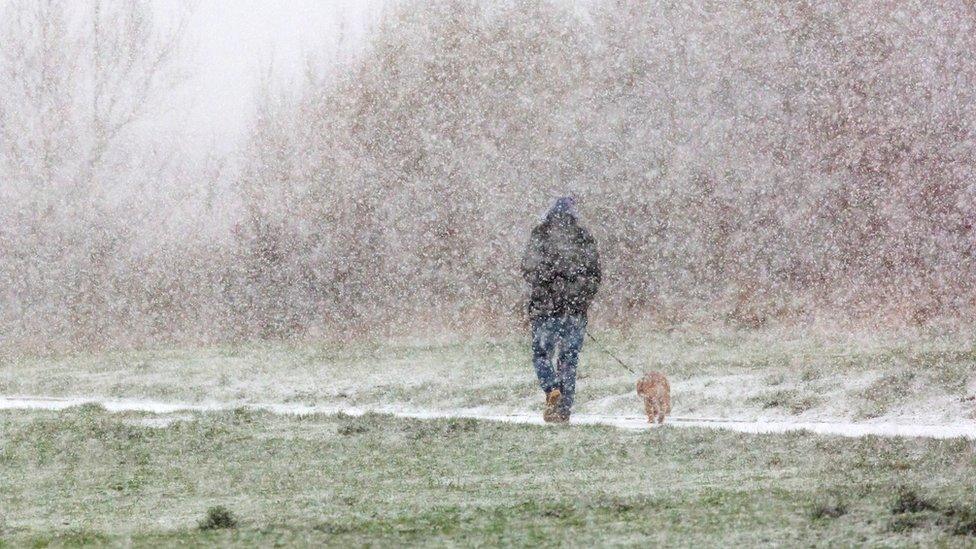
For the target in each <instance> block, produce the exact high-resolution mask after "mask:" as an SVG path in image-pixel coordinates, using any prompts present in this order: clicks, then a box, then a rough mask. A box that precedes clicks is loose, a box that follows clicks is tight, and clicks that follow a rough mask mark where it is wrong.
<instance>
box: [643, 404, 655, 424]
mask: <svg viewBox="0 0 976 549" xmlns="http://www.w3.org/2000/svg"><path fill="white" fill-rule="evenodd" d="M644 413H645V414H647V422H648V423H650V424H653V423H654V416H656V415H657V409H656V407H655V406H654V403H653V402H652V401H651V399H649V398H645V399H644Z"/></svg>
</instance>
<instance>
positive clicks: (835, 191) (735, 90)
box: [0, 0, 976, 346]
mask: <svg viewBox="0 0 976 549" xmlns="http://www.w3.org/2000/svg"><path fill="white" fill-rule="evenodd" d="M55 4H56V2H55ZM15 5H16V4H15ZM20 5H21V6H23V5H28V4H20ZM29 5H30V6H34V5H35V4H34V3H30V4H29ZM117 5H118V6H120V9H122V8H121V7H125V6H130V7H131V6H133V5H135V4H129V3H124V2H120V3H118V4H117ZM7 9H10V8H9V6H8V8H7ZM26 11H27V12H31V10H30V9H28V10H26ZM99 13H104V12H99ZM120 13H124V10H123V11H122V12H120ZM4 20H5V21H10V19H9V18H6V17H5V18H4ZM41 20H43V22H44V24H48V23H49V22H50V21H52V20H54V19H52V18H51V17H49V16H46V15H45V16H43V17H40V16H38V22H35V23H33V24H30V23H28V24H25V25H22V26H20V27H17V26H16V25H13V26H12V25H10V24H7V27H8V28H7V30H5V31H4V32H20V33H23V34H24V35H25V36H28V35H29V36H30V37H31V39H32V40H35V41H41V42H43V40H42V37H41V35H42V34H43V33H41V32H40V31H35V30H33V29H36V28H37V27H36V26H35V25H37V24H40V22H41ZM140 20H144V19H140ZM11 28H12V29H13V31H11V30H10V29H11ZM86 28H88V29H89V30H90V31H91V32H94V31H93V30H91V29H94V27H93V26H92V25H89V26H88V27H86ZM116 28H120V27H116ZM121 28H124V27H121ZM24 29H30V32H27V31H25V30H24ZM120 32H121V31H120ZM61 34H65V33H61ZM154 40H157V41H152V42H149V43H144V44H142V45H139V46H138V49H139V51H140V52H150V53H145V54H144V55H145V59H147V60H149V59H152V58H153V56H154V55H159V53H160V52H164V51H166V49H165V44H167V40H166V39H165V38H157V39H154ZM0 43H4V44H6V43H8V42H7V40H4V41H2V42H0ZM125 43H132V42H125ZM150 43H151V44H153V46H152V47H150V46H149V45H148V44H150ZM36 47H37V48H39V50H43V51H46V52H65V51H68V52H70V51H71V49H70V48H68V47H67V46H56V47H52V46H51V45H50V44H47V45H46V46H36ZM75 47H77V46H75ZM86 47H87V48H88V49H87V50H83V51H86V52H88V53H86V54H78V53H75V54H70V55H74V56H76V57H77V56H84V55H88V56H89V57H90V58H92V61H91V63H96V62H98V61H97V58H98V55H92V53H91V52H93V51H97V50H98V46H94V45H89V46H86ZM107 51H108V50H107ZM972 51H976V9H974V8H973V5H972V3H971V2H966V1H964V0H940V1H939V2H921V1H916V2H900V3H890V2H880V1H869V0H829V1H826V2H807V1H799V0H797V1H790V2H779V3H774V4H756V3H753V2H746V1H742V2H722V3H717V2H710V1H705V0H695V1H692V2H683V3H673V2H668V1H652V2H646V1H636V0H634V1H630V0H612V1H611V0H607V1H603V2H595V3H592V4H588V5H587V7H586V8H585V9H581V8H579V7H576V6H572V5H567V4H565V3H559V2H545V1H532V2H530V1H520V0H504V1H502V2H493V3H490V4H489V3H475V2H467V1H461V0H438V1H435V2H415V3H406V4H401V5H398V7H397V8H396V9H394V10H391V11H390V12H388V13H387V15H386V16H385V18H384V20H383V21H382V22H381V23H380V24H379V25H378V27H377V29H376V31H375V32H374V33H373V34H372V36H371V38H370V41H369V44H368V45H367V46H366V48H365V50H364V51H363V53H362V54H361V55H360V56H358V57H357V59H356V60H355V61H354V62H353V63H351V64H349V66H347V67H345V68H344V69H343V70H342V72H341V73H339V74H338V75H335V74H333V73H329V74H328V77H325V76H323V75H322V74H317V73H316V71H309V73H308V76H307V78H306V80H305V81H304V82H303V83H302V85H301V88H300V89H299V90H297V91H296V90H289V91H288V93H280V94H279V93H272V92H268V93H266V94H264V97H263V99H262V100H261V101H260V104H259V106H258V113H257V116H256V119H255V121H254V124H253V127H252V130H251V131H250V134H249V136H248V138H247V142H246V144H245V145H244V146H243V148H242V150H241V152H240V157H239V158H240V173H239V176H238V177H237V178H236V181H235V189H234V191H235V192H234V193H232V196H230V195H228V196H220V201H221V202H223V203H233V204H234V207H233V208H229V209H228V208H226V207H225V208H224V209H223V210H222V211H233V212H235V214H234V218H233V219H232V220H231V223H229V224H228V226H229V227H230V228H229V229H228V230H226V231H223V230H214V229H213V228H212V227H211V230H209V231H193V232H189V231H187V234H185V235H184V237H183V238H181V239H180V240H179V246H167V245H164V244H160V243H152V242H151V244H152V245H145V241H146V239H145V238H144V237H142V236H141V235H142V232H144V230H143V229H140V228H139V227H138V226H133V225H132V224H131V223H130V222H129V219H130V218H131V217H132V216H135V215H139V213H140V212H139V209H138V208H129V209H126V208H125V207H124V206H120V207H121V208H122V209H117V208H116V209H111V210H108V211H107V212H106V213H105V214H104V215H100V216H99V217H98V218H99V219H101V220H102V221H101V222H102V223H105V224H106V225H112V224H114V225H122V226H123V227H126V230H124V231H123V232H122V233H123V234H124V235H125V237H110V238H103V236H104V235H106V234H108V235H112V234H115V233H113V232H112V231H109V230H107V229H104V228H102V227H101V226H99V229H98V230H97V231H94V232H92V231H90V230H86V234H88V235H97V238H95V237H94V236H91V237H90V238H88V237H86V238H87V239H76V240H71V241H67V240H65V241H62V244H60V245H59V247H54V246H52V245H51V242H52V241H51V240H49V239H48V237H46V236H42V237H38V236H33V237H31V238H35V240H30V241H28V240H24V239H25V238H28V237H26V236H24V235H25V234H33V235H38V234H42V233H38V232H36V231H37V229H34V228H32V229H28V227H37V226H44V227H46V228H45V229H44V230H51V231H63V230H66V229H65V226H66V224H65V223H64V219H63V218H62V219H56V220H53V221H52V220H50V218H47V217H45V216H44V215H43V213H42V210H43V207H42V206H41V203H40V202H31V200H33V199H27V198H24V197H26V196H29V195H32V194H35V195H38V196H40V195H43V196H44V197H46V198H45V200H50V201H53V202H57V203H59V204H63V205H66V204H71V205H72V206H71V207H75V208H79V210H78V211H79V212H81V213H79V214H78V216H77V218H75V216H69V217H72V219H73V220H80V219H82V218H83V217H85V216H94V212H100V211H102V210H101V209H100V208H105V207H106V206H105V204H106V203H108V202H111V201H107V200H99V201H98V204H99V205H98V206H97V207H96V206H95V205H93V204H90V203H88V202H85V201H83V200H82V201H74V200H68V199H66V198H65V196H68V195H65V194H62V193H61V191H62V190H63V189H62V188H61V187H62V186H63V185H65V183H64V182H65V181H74V180H75V178H77V177H78V176H77V174H86V173H89V172H88V171H86V170H90V173H91V174H92V175H86V176H85V178H86V179H88V180H90V181H93V182H94V183H92V185H94V187H93V188H94V189H95V190H93V191H92V192H84V193H81V194H84V195H85V196H87V197H92V196H98V192H96V191H97V190H98V189H105V188H110V187H107V186H104V185H107V184H106V183H104V181H106V180H109V181H111V182H112V183H116V182H118V183H120V184H131V181H132V180H133V179H139V180H146V178H147V177H148V178H150V180H151V178H152V177H153V175H151V174H150V175H147V174H146V171H145V169H144V168H145V165H146V164H145V157H142V160H140V161H134V160H133V159H132V158H133V157H123V158H126V160H124V161H120V162H119V163H118V166H124V167H125V168H126V170H128V171H124V170H108V171H110V172H111V176H105V178H107V179H105V178H103V176H100V175H97V170H98V167H99V165H100V164H99V162H101V161H98V162H96V163H95V164H94V168H86V166H87V164H86V162H87V161H86V160H83V159H79V160H72V161H70V162H63V161H59V162H60V163H55V164H51V162H50V161H48V160H45V161H43V162H34V161H31V163H27V164H25V163H23V162H21V161H20V160H17V158H18V157H17V156H16V154H17V152H16V150H17V149H16V147H11V146H9V145H8V143H9V142H8V138H7V136H9V135H13V133H11V131H10V130H8V128H12V127H15V126H12V125H11V124H12V123H11V122H10V120H14V122H13V124H16V120H15V118H16V117H13V115H11V114H9V113H10V112H13V111H14V110H16V112H19V113H41V114H37V115H36V116H39V117H40V119H43V116H42V114H43V113H46V112H48V110H50V109H49V108H48V107H45V106H43V105H35V104H33V103H31V104H30V105H32V106H31V107H30V108H26V109H25V108H22V107H18V108H15V109H9V108H5V107H4V106H2V105H5V104H6V103H5V104H0V166H2V168H3V170H4V177H5V182H6V181H15V183H14V184H10V185H7V184H6V183H5V187H7V188H5V189H0V193H4V194H3V196H4V199H5V200H6V199H7V196H8V195H17V196H19V197H20V198H19V199H20V200H23V201H25V202H24V203H25V204H31V206H30V208H41V210H37V209H30V208H28V207H27V206H23V207H21V208H19V209H18V210H17V211H18V212H19V213H16V214H14V213H11V211H12V210H9V209H6V210H5V212H4V213H0V216H4V218H3V219H0V221H2V222H3V227H4V228H3V229H0V231H2V232H0V253H2V254H3V255H2V256H0V281H6V283H5V284H4V288H3V289H0V296H3V299H4V303H5V304H12V305H13V308H8V307H6V306H5V308H4V309H5V310H4V311H3V312H0V322H2V323H3V324H4V327H5V328H7V329H6V330H4V333H6V334H19V335H17V336H16V337H14V336H8V337H9V339H10V341H9V343H10V344H11V345H14V346H23V344H24V342H26V341H29V340H32V339H31V338H35V339H36V341H37V342H38V343H37V344H38V345H40V346H50V345H55V346H57V344H58V341H74V342H76V343H77V344H78V345H81V344H84V345H86V346H91V345H100V344H106V343H126V344H128V343H144V342H147V341H157V342H158V341H166V340H172V341H186V340H187V339H192V338H201V339H205V340H226V339H240V338H252V337H282V336H301V335H307V336H314V337H339V336H357V337H358V336H362V335H378V336H382V335H386V334H389V333H414V334H420V333H427V331H428V330H430V329H431V328H444V329H449V330H452V331H455V332H485V331H492V332H497V331H503V332H505V331H511V330H514V329H518V327H519V326H520V322H521V298H522V291H523V288H522V282H521V280H520V279H519V276H518V270H517V265H518V258H519V255H520V254H521V252H522V248H523V246H524V242H525V240H526V238H527V235H528V231H529V230H530V229H531V226H532V224H533V223H534V222H535V220H536V219H537V218H538V216H539V215H540V213H541V212H542V210H544V209H545V207H546V206H547V205H548V203H549V202H550V201H551V200H552V199H553V198H554V197H556V196H558V195H560V194H566V193H574V194H577V195H579V196H580V197H581V198H582V202H583V205H582V210H583V216H584V217H585V220H586V222H587V224H588V225H589V226H590V227H591V228H592V230H593V232H594V234H595V235H596V236H597V238H598V241H599V244H600V248H601V254H602V256H603V258H604V261H605V269H604V271H605V273H606V275H607V276H606V279H605V284H604V287H603V289H602V290H601V294H600V296H599V297H598V302H597V303H596V305H595V309H594V311H593V312H594V315H595V316H597V317H598V318H599V319H600V320H602V321H605V322H613V323H617V324H620V325H627V324H634V323H639V322H644V321H654V322H658V323H660V324H662V325H673V324H676V323H683V322H701V321H705V322H722V323H729V324H733V325H736V326H747V327H760V326H764V325H767V324H770V323H781V322H812V321H816V320H817V319H822V318H845V319H851V320H859V321H865V320H870V321H882V322H886V323H911V324H925V323H928V322H932V321H933V320H935V319H943V318H951V319H955V320H958V319H960V318H961V319H969V318H971V314H972V303H973V298H974V296H976V293H974V284H973V278H974V275H976V272H974V265H973V249H974V248H973V246H974V242H976V234H974V226H973V223H974V219H976V217H974V216H976V185H974V183H976V177H974V176H976V173H974V172H976V168H974V166H976V163H974V160H976V154H974V153H976V132H974V124H976V112H974V109H976V60H974V58H973V56H972V55H971V52H972ZM151 52H156V53H151ZM6 53H7V48H6V47H4V49H3V54H4V55H5V54H6ZM59 55H60V54H59ZM30 58H31V56H30V55H20V54H18V55H13V56H6V55H5V56H4V57H3V61H0V71H4V72H5V74H4V78H2V79H0V82H8V83H9V82H18V81H19V80H18V77H17V75H18V74H20V75H23V74H32V75H36V74H39V73H38V72H37V71H38V70H42V69H37V68H30V67H27V68H25V67H22V66H19V65H18V63H20V64H23V63H24V61H23V60H24V59H30ZM102 63H105V61H102ZM11 67H12V68H11ZM111 67H112V66H111V65H110V64H103V65H96V66H95V67H94V68H95V69H96V70H95V71H94V73H95V74H102V75H104V74H111V73H112V71H113V70H116V69H112V68H111ZM91 68H92V67H89V69H91ZM10 71H14V72H10ZM16 71H20V72H16ZM79 72H85V71H79ZM11 74H12V75H13V76H8V75H11ZM129 74H130V73H125V72H124V71H123V73H122V74H120V75H119V76H118V78H123V79H124V78H130V76H128V75H129ZM113 78H114V77H113ZM21 80H24V79H23V77H21ZM138 82H139V80H138V79H135V80H133V81H131V82H130V81H126V84H125V86H129V88H127V89H128V90H138V89H140V88H139V84H138ZM152 82H160V80H152ZM3 85H4V84H0V86H3ZM25 85H26V84H25ZM45 85H47V84H45ZM81 89H82V91H83V94H84V100H82V101H79V102H80V103H82V104H85V105H87V106H85V107H84V109H87V110H83V111H82V112H84V113H85V115H84V117H83V118H84V119H85V120H88V121H90V122H89V123H88V126H82V127H84V128H86V130H85V131H86V132H89V133H86V134H85V135H90V136H95V137H86V139H88V140H89V141H90V142H91V143H97V142H98V140H97V136H98V135H99V133H98V132H99V131H104V129H102V130H99V129H98V127H100V126H98V124H102V123H101V122H99V123H97V124H96V123H94V122H91V121H94V120H96V119H97V118H98V116H99V115H98V112H97V111H98V110H99V108H101V109H103V112H104V109H105V107H104V105H105V104H107V103H103V104H102V105H103V106H102V107H99V103H98V101H97V100H96V101H95V102H92V101H91V93H92V90H93V89H94V88H93V87H92V86H90V85H87V86H81ZM113 89H120V90H121V89H123V88H122V87H119V88H113ZM0 93H2V90H0ZM25 93H26V92H25ZM28 95H29V94H28ZM121 97H122V98H124V99H125V100H129V99H132V98H138V97H139V96H138V95H133V92H131V91H126V92H125V93H124V94H122V95H121ZM44 101H65V102H69V103H71V102H73V101H75V99H73V98H71V96H68V98H66V96H64V95H63V94H61V93H53V94H52V95H51V97H50V98H49V99H44ZM106 101H108V100H106ZM92 105H94V106H92ZM32 109H33V110H32ZM59 110H60V111H64V110H65V108H64V107H63V106H62V107H59ZM68 110H69V111H70V109H68ZM30 116H35V115H34V114H31V115H30ZM45 116H46V115H45ZM43 120H45V122H44V123H45V124H49V125H50V127H51V128H63V127H75V126H65V125H64V124H63V123H60V122H58V121H56V120H53V121H47V120H46V119H43ZM32 124H34V123H33V122H32ZM32 127H33V128H37V127H44V128H47V127H48V126H43V125H41V126H38V125H36V124H35V125H34V126H32ZM106 127H111V126H106ZM123 130H124V128H123ZM46 131H47V130H46ZM58 131H62V130H58ZM5 132H7V133H5ZM89 141H86V143H88V142H89ZM120 142H122V143H125V144H126V145H128V144H129V143H128V142H127V141H125V140H124V139H121V140H120ZM28 148H29V149H30V150H35V149H32V148H30V147H28ZM97 148H98V147H95V146H93V145H86V146H85V147H81V148H80V149H79V150H85V151H90V150H95V149H97ZM106 150H111V149H110V148H109V149H106ZM120 150H126V151H129V147H121V146H120ZM11 151H13V152H11ZM145 151H146V149H144V148H138V149H137V150H134V151H130V152H132V153H133V154H143V155H144V154H145ZM104 154H108V153H104ZM120 154H121V153H120ZM150 156H151V155H150ZM108 157H111V155H109V156H107V157H106V158H108ZM43 158H48V159H49V158H55V157H52V156H45V157H43ZM79 158H81V157H79ZM153 158H155V157H153ZM24 165H30V166H35V165H37V166H46V165H55V166H57V170H62V171H56V170H55V171H50V170H49V172H44V171H43V170H40V171H38V172H37V173H39V174H42V175H29V176H25V175H23V174H22V173H21V172H17V171H16V170H17V169H20V168H17V166H24ZM32 169H33V168H32ZM177 172H178V175H177V176H173V177H183V178H184V179H185V178H186V177H187V176H186V173H187V172H186V170H182V171H180V170H177ZM11 173H14V174H19V175H17V176H16V177H14V178H13V179H11V176H10V175H9V174H11ZM33 173H34V172H31V174H33ZM44 173H54V174H55V175H53V176H50V177H49V179H47V180H45V179H44V177H47V176H43V174H44ZM156 173H157V175H156V177H163V175H162V174H167V173H168V172H167V171H166V170H162V171H157V172H156ZM52 178H53V179H52ZM45 181H47V183H45ZM51 181H53V182H54V183H53V184H54V185H55V186H56V187H58V188H57V189H51V188H49V187H44V186H43V185H51V183H50V182H51ZM18 189H20V191H18ZM24 189H31V191H30V192H27V191H26V190H24ZM37 189H44V190H43V191H38V190H37ZM211 198H212V195H211ZM225 206H226V204H225ZM25 208H26V209H25ZM152 208H155V209H157V210H159V211H169V208H167V207H161V206H160V205H159V204H158V203H153V204H152ZM44 211H46V210H44ZM18 216H19V217H18ZM91 222H93V221H91V220H87V221H86V223H91ZM79 226H84V225H79ZM188 226H192V225H188ZM31 231H34V232H31ZM200 235H205V236H204V237H201V236H200ZM130 240H135V241H140V242H143V244H144V245H142V246H141V247H139V248H138V253H136V251H135V248H133V247H132V246H131V245H129V244H127V243H128V242H129V241H130ZM75 256H78V257H81V258H82V259H77V258H75V259H72V257H75ZM98 258H102V259H98ZM42 260H43V261H44V262H45V263H42ZM78 261H81V264H82V265H83V267H82V268H79V267H78V263H77V262H78ZM99 261H102V262H103V263H106V262H107V263H108V264H112V265H114V266H115V267H114V271H112V272H113V274H112V275H111V276H108V275H107V274H106V273H105V270H104V269H105V267H104V266H99V265H101V264H99ZM137 265H142V266H141V267H138V268H137V267H136V266H137ZM100 269H101V270H100ZM31 273H33V274H31ZM66 280H69V281H71V283H70V284H65V283H64V281H66ZM11 281H12V282H11ZM147 281H152V282H147ZM66 288H71V292H69V293H68V294H63V293H58V292H65V291H67V290H66ZM55 290H56V291H55ZM86 292H87V293H86ZM90 296H97V297H90ZM79 307H80V309H79ZM72 308H74V309H72ZM65 310H69V311H70V310H76V312H73V313H70V314H69V315H67V316H59V315H62V314H63V311H65ZM11 311H13V312H11ZM55 318H58V319H60V320H58V321H57V322H56V321H55ZM123 326H124V327H125V328H124V330H123V328H122V327H123ZM0 343H2V342H0Z"/></svg>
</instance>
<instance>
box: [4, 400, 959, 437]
mask: <svg viewBox="0 0 976 549" xmlns="http://www.w3.org/2000/svg"><path fill="white" fill-rule="evenodd" d="M84 404H99V405H101V406H103V407H104V408H105V409H106V410H108V411H110V412H148V413H153V414H172V413H176V412H206V411H218V410H231V409H234V408H238V407H241V406H243V407H245V408H250V409H254V410H263V411H267V412H271V413H274V414H296V415H304V414H334V413H339V412H343V413H346V414H348V415H354V416H355V415H361V414H364V413H368V412H377V413H385V414H392V415H395V416H397V417H406V418H415V419H433V418H471V419H480V420H485V421H501V422H509V423H527V424H542V418H541V415H540V414H539V413H514V414H500V413H492V412H486V411H483V410H478V409H457V410H411V409H405V408H398V407H370V408H355V407H334V406H309V405H304V404H282V403H258V404H254V403H248V404H243V405H242V404H239V403H228V402H210V403H185V402H163V401H156V400H142V399H107V398H86V397H73V398H63V397H39V396H8V397H4V396H0V410H64V409H67V408H71V407H75V406H81V405H84ZM573 423H577V424H586V425H609V426H613V427H618V428H621V429H646V428H648V427H649V426H648V424H647V419H646V418H644V417H641V416H610V415H587V414H579V415H575V416H573ZM668 424H669V425H672V426H675V427H704V428H709V429H727V430H730V431H738V432H743V433H785V432H790V431H810V432H813V433H818V434H824V435H840V436H847V437H861V436H868V435H877V436H904V437H925V438H967V439H976V422H974V421H965V420H960V421H958V422H955V423H948V424H941V425H931V424H912V423H896V422H891V421H867V422H847V421H819V422H811V421H787V420H768V421H767V420H755V421H754V420H736V419H727V418H704V417H680V416H673V417H670V418H669V419H668Z"/></svg>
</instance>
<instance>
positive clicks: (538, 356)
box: [532, 315, 586, 414]
mask: <svg viewBox="0 0 976 549" xmlns="http://www.w3.org/2000/svg"><path fill="white" fill-rule="evenodd" d="M585 334H586V317H585V316H583V315H570V316H546V317H540V318H535V319H533V320H532V364H533V366H535V374H536V375H537V376H539V385H541V386H542V390H543V391H545V392H547V393H548V392H549V391H551V390H553V389H559V391H560V392H561V393H562V403H561V405H560V408H561V410H560V411H561V412H563V413H567V414H568V413H569V411H570V409H571V408H572V407H573V400H574V398H575V397H576V366H577V364H578V363H579V353H580V350H582V349H583V336H584V335H585Z"/></svg>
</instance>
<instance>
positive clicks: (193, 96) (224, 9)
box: [153, 0, 387, 153]
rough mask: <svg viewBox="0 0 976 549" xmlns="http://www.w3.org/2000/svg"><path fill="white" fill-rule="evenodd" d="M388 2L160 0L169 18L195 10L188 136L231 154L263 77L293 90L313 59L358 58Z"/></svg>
mask: <svg viewBox="0 0 976 549" xmlns="http://www.w3.org/2000/svg"><path fill="white" fill-rule="evenodd" d="M386 3H387V2H384V0H201V1H199V2H196V3H192V4H190V5H189V6H186V5H185V4H184V3H183V2H181V1H179V0H156V1H155V2H154V3H153V7H154V9H155V10H156V11H157V13H159V15H160V17H161V18H166V17H172V16H173V15H175V14H179V13H182V11H183V10H185V9H187V8H189V9H190V21H189V27H188V29H187V33H188V37H187V38H188V40H187V48H186V49H187V51H188V53H189V58H190V62H189V64H188V65H189V68H190V70H191V74H190V80H189V82H188V84H187V86H186V90H185V91H184V93H185V94H186V95H187V96H188V97H187V102H186V105H188V106H189V107H190V110H189V112H187V113H182V115H183V116H187V122H186V125H185V127H186V131H187V135H188V136H189V137H190V138H191V139H193V141H194V142H196V143H197V144H198V145H199V147H197V149H198V150H200V151H204V150H205V149H208V150H207V151H206V152H209V150H210V149H209V148H210V147H211V146H212V147H213V149H212V150H216V151H218V152H225V153H226V152H230V151H232V150H233V149H234V147H235V146H237V145H238V144H239V143H240V140H241V137H242V136H243V134H244V133H245V131H246V129H247V127H248V125H249V123H250V122H251V120H252V119H253V116H254V99H255V93H256V92H257V89H258V86H259V84H260V83H261V81H262V79H265V78H269V79H270V80H271V83H272V84H274V85H276V87H288V86H289V85H291V84H294V83H295V82H296V81H297V80H299V79H300V78H301V75H302V72H303V70H304V69H305V67H306V66H307V63H309V62H312V63H319V64H321V63H333V62H339V61H340V60H341V59H343V58H347V57H348V56H351V55H355V53H356V51H357V50H358V49H359V48H361V46H362V44H363V41H364V38H365V33H366V31H367V30H368V29H369V28H370V26H371V25H373V24H375V22H376V21H377V20H378V19H379V17H380V16H381V13H382V9H383V6H384V5H385V4H386Z"/></svg>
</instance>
